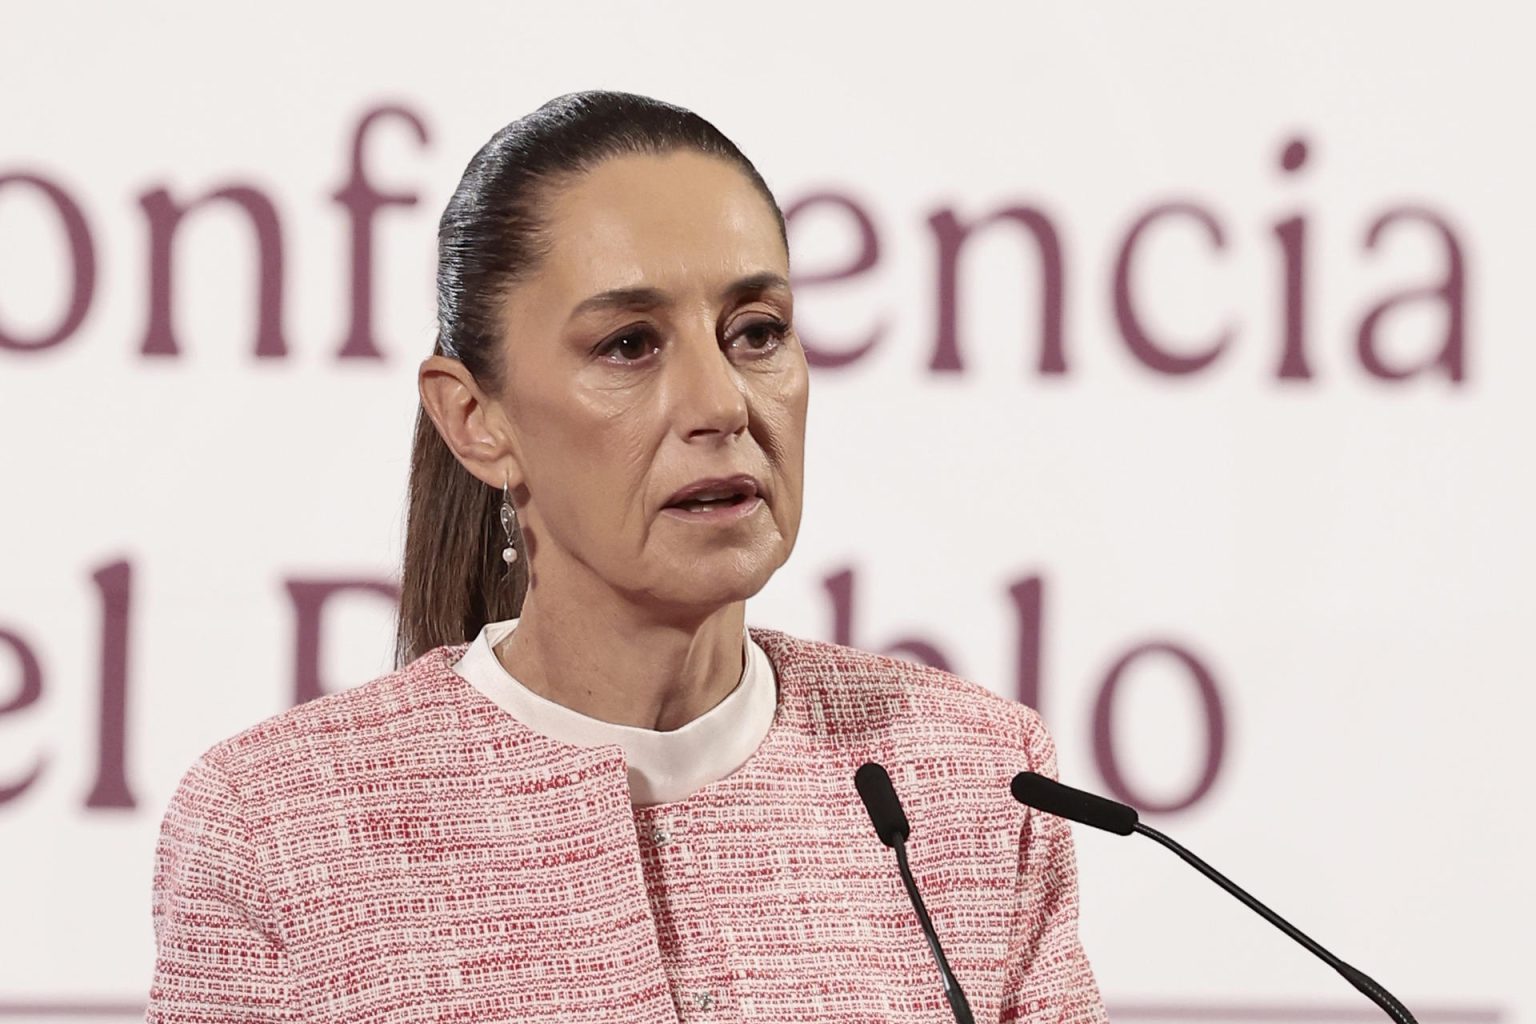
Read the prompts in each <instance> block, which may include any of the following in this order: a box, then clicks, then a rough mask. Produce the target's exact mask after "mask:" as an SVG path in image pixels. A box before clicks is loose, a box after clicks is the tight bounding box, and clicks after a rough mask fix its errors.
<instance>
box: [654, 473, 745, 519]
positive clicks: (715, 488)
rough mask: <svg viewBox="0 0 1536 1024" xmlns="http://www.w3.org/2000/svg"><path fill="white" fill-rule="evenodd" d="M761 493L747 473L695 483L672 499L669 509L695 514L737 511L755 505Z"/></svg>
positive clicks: (669, 502) (668, 502) (669, 500)
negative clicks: (750, 504)
mask: <svg viewBox="0 0 1536 1024" xmlns="http://www.w3.org/2000/svg"><path fill="white" fill-rule="evenodd" d="M761 490H762V489H761V487H760V486H759V485H758V482H757V480H756V479H755V478H753V477H750V476H747V475H746V474H744V473H742V474H738V475H736V476H728V477H713V478H710V479H707V480H695V481H694V482H693V483H691V484H689V485H688V486H687V487H684V488H683V489H682V490H680V491H678V492H677V493H676V494H674V495H672V497H670V498H668V499H667V504H666V506H665V507H666V508H673V509H680V510H682V511H684V512H693V513H704V512H710V511H713V510H715V509H727V508H733V507H736V506H740V505H745V504H747V503H749V502H752V501H754V500H755V499H756V498H757V497H758V495H759V493H760V492H761Z"/></svg>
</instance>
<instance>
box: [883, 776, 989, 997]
mask: <svg viewBox="0 0 1536 1024" xmlns="http://www.w3.org/2000/svg"><path fill="white" fill-rule="evenodd" d="M853 785H854V788H856V789H857V790H858V791H859V799H861V800H863V801H864V809H865V810H866V811H868V812H869V820H870V821H871V822H872V823H874V826H875V835H877V836H879V837H880V841H881V842H882V843H884V844H885V845H886V846H889V847H891V848H892V849H894V850H895V851H896V866H897V867H899V868H900V869H901V883H902V885H904V886H906V888H907V898H908V899H910V900H911V901H912V909H913V910H915V911H917V923H918V924H920V925H922V928H923V937H924V938H926V939H927V940H928V948H929V949H931V950H933V959H934V961H935V962H936V963H937V964H938V965H939V977H940V978H941V979H942V980H943V982H944V996H945V998H946V999H948V1000H949V1009H950V1011H951V1012H952V1013H953V1014H954V1015H955V1021H956V1022H957V1024H976V1018H974V1017H972V1016H971V1004H970V1003H968V1002H966V1000H965V993H964V992H962V991H960V982H959V980H957V979H956V978H955V972H954V971H952V970H950V969H949V961H948V960H946V959H945V958H944V949H943V947H942V946H940V945H939V936H938V934H937V933H936V932H935V931H934V930H933V921H932V920H930V919H929V917H928V908H927V907H925V906H924V905H923V897H922V895H921V894H920V893H919V892H918V891H917V882H915V881H913V879H912V869H911V868H910V867H909V866H908V865H907V837H908V836H910V835H911V834H912V826H910V825H908V824H907V815H906V812H904V811H903V810H902V809H901V800H900V799H898V798H897V796H896V788H895V787H894V786H892V785H891V777H890V776H889V775H887V774H886V771H885V769H884V768H882V767H881V766H880V765H878V764H875V762H873V761H869V762H866V763H865V764H862V765H860V766H859V770H858V771H856V772H854V773H853Z"/></svg>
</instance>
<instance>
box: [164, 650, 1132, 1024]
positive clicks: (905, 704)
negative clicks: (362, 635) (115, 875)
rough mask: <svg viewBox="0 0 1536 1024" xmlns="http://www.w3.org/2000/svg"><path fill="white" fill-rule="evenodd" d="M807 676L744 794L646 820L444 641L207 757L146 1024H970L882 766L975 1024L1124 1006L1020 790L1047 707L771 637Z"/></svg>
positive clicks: (742, 773) (178, 835) (614, 753)
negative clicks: (523, 719) (888, 830)
mask: <svg viewBox="0 0 1536 1024" xmlns="http://www.w3.org/2000/svg"><path fill="white" fill-rule="evenodd" d="M753 637H754V638H755V639H756V640H757V642H758V643H759V644H761V645H762V647H763V648H764V650H765V651H766V652H767V653H768V656H769V659H770V660H771V661H772V663H773V666H774V670H775V673H776V675H777V678H778V683H779V705H778V711H777V714H776V717H775V719H774V724H773V726H772V728H771V729H770V731H769V733H768V736H767V738H766V739H765V740H764V741H763V744H762V746H761V747H760V748H759V750H758V751H757V752H756V753H755V754H754V755H753V756H752V758H751V759H750V760H749V761H748V762H747V763H746V764H745V765H743V766H742V767H741V768H740V769H738V770H737V771H736V772H735V773H733V774H732V775H730V776H729V777H727V778H725V779H723V780H721V781H719V782H716V783H713V784H711V785H709V786H707V787H705V788H704V789H703V790H701V791H700V792H698V793H696V794H694V795H693V796H691V797H689V798H688V799H686V800H683V801H680V802H677V803H672V804H662V805H659V806H656V807H647V808H640V809H635V808H633V807H632V806H631V804H630V797H629V790H628V783H627V777H626V769H625V764H624V759H623V756H622V754H621V752H620V751H619V748H617V747H597V748H578V747H571V746H565V745H562V744H560V743H556V742H554V741H552V740H549V739H547V738H545V737H543V736H541V735H539V734H537V733H534V732H533V731H531V730H530V729H528V728H527V727H526V726H524V725H523V724H521V723H520V722H518V721H517V720H516V719H514V718H512V717H511V716H510V715H508V714H507V713H506V712H504V711H503V710H501V709H500V708H499V707H497V706H496V705H495V704H494V703H492V702H491V701H490V700H488V699H487V698H485V697H484V696H482V695H481V694H480V693H479V692H478V691H476V690H475V689H473V688H472V687H471V686H470V685H469V684H468V683H466V682H465V681H464V680H462V679H460V678H459V677H458V676H457V675H455V674H454V672H453V671H452V665H453V663H454V662H455V661H456V660H457V659H458V657H459V655H460V654H461V653H462V651H463V648H461V647H443V648H438V649H436V650H434V651H431V652H430V653H428V654H426V655H424V656H423V657H421V658H420V659H419V660H417V661H415V662H413V663H412V664H411V665H409V666H407V667H405V668H403V669H401V670H399V671H397V672H395V673H393V674H391V675H388V676H384V677H382V678H380V679H376V680H374V681H372V682H370V683H366V684H364V685H361V686H359V687H356V688H354V689H352V690H348V691H346V692H343V693H339V694H335V695H332V696H329V697H324V698H321V699H320V700H316V701H312V702H310V703H307V704H304V705H301V706H299V707H297V708H294V709H292V710H290V711H288V712H285V713H283V714H280V715H277V716H276V717H274V718H271V719H268V720H267V721H265V722H263V723H261V724H260V725H257V726H255V727H254V728H252V729H250V730H248V731H246V732H244V733H241V734H240V735H238V736H235V737H233V738H231V739H228V740H225V741H224V742H222V743H219V744H218V745H216V746H214V747H213V748H212V749H210V750H209V751H208V752H207V753H206V754H205V755H204V756H203V757H202V758H200V759H199V760H198V761H197V763H196V764H195V765H193V767H192V768H191V769H190V770H189V771H188V773H187V774H186V776H185V778H184V779H183V780H182V782H181V784H180V787H179V788H178V789H177V791H176V794H175V796H174V798H173V799H172V801H171V804H170V807H169V809H168V810H167V812H166V814H165V819H164V823H163V825H162V827H161V832H160V840H159V843H158V846H157V851H156V859H155V873H154V890H153V916H154V926H155V939H156V943H157V949H158V957H157V960H156V964H155V973H154V979H153V982H152V985H151V989H150V997H149V1007H148V1013H147V1018H146V1019H147V1020H148V1021H151V1022H163V1024H181V1022H192V1021H198V1022H207V1021H217V1022H254V1021H265V1022H278V1021H307V1022H324V1024H365V1022H366V1024H374V1022H391V1024H395V1022H401V1024H403V1022H415V1021H439V1022H450V1021H456V1022H465V1024H468V1022H474V1024H486V1022H492V1021H529V1020H533V1021H543V1020H548V1021H615V1022H618V1021H623V1022H626V1024H628V1022H660V1021H666V1022H670V1024H676V1022H680V1021H683V1022H714V1021H720V1022H734V1021H749V1020H750V1021H770V1022H778V1021H783V1022H789V1021H818V1022H825V1024H854V1022H860V1024H863V1022H876V1021H880V1022H893V1024H896V1022H900V1024H905V1022H917V1021H927V1022H931V1024H942V1022H944V1021H947V1020H950V1019H951V1018H950V1016H949V1009H948V1006H947V1004H946V1003H945V1001H944V997H943V994H942V992H941V990H940V985H939V979H938V974H937V971H936V969H935V967H934V965H933V961H932V959H931V955H930V953H929V951H928V948H927V946H926V945H925V944H924V940H923V936H922V933H921V932H920V931H919V929H918V926H917V922H916V920H915V919H914V916H913V913H912V909H911V906H910V904H909V903H908V902H907V897H906V895H905V893H904V892H903V890H902V885H901V881H900V878H899V876H898V874H897V871H896V864H895V858H894V856H893V854H892V851H890V850H888V849H887V848H886V847H884V846H883V845H881V843H880V841H879V840H878V839H877V838H876V837H875V834H874V831H873V829H872V828H871V826H870V822H869V818H868V816H867V815H866V813H865V811H864V808H863V805H862V804H861V803H860V802H859V798H858V795H857V793H856V792H855V790H854V787H853V773H854V770H855V769H856V768H857V767H858V766H859V765H860V764H862V763H863V762H864V761H867V760H876V761H879V762H881V763H883V764H884V765H885V766H886V767H887V768H888V769H889V770H890V773H891V776H892V778H893V779H894V781H895V783H896V788H897V791H898V793H899V794H900V796H901V798H902V801H903V802H904V804H905V806H906V811H907V816H908V818H909V819H910V820H911V822H912V838H911V840H910V843H909V850H910V854H911V860H912V867H913V871H914V872H915V874H916V876H917V880H918V885H919V886H920V887H921V889H922V892H923V894H924V896H925V898H926V900H927V903H928V907H929V910H930V912H931V914H932V916H933V920H934V924H935V927H936V928H937V930H938V932H939V935H940V938H941V940H942V941H943V943H944V946H945V950H946V952H947V953H948V956H949V960H950V963H951V964H952V965H953V967H954V970H955V973H956V975H957V976H958V977H959V979H960V983H961V985H962V987H963V988H964V989H965V991H966V994H967V996H968V997H969V999H970V1002H971V1005H972V1007H973V1009H974V1010H975V1015H976V1019H977V1020H978V1021H999V1020H1000V1021H1052V1022H1065V1021H1072V1022H1079V1021H1092V1022H1101V1021H1104V1020H1106V1017H1105V1014H1104V1009H1103V1005H1102V1003H1101V1001H1100V998H1099V994H1098V991H1097V989H1096V987H1095V984H1094V979H1093V976H1092V973H1091V972H1090V970H1089V966H1088V961H1087V959H1086V958H1085V956H1084V955H1083V950H1082V947H1081V945H1080V944H1079V941H1078V937H1077V889H1076V873H1075V868H1074V863H1073V854H1072V842H1071V837H1070V834H1069V832H1068V829H1067V826H1066V825H1065V824H1064V823H1063V822H1061V821H1060V820H1059V819H1056V818H1052V817H1050V816H1047V815H1043V814H1036V813H1034V812H1026V811H1025V810H1024V808H1022V807H1020V806H1019V805H1018V804H1017V803H1015V802H1014V801H1013V799H1012V798H1011V797H1010V795H1009V792H1008V782H1009V779H1010V778H1011V777H1012V776H1013V774H1014V773H1015V772H1017V771H1019V770H1020V769H1023V768H1032V769H1034V770H1036V771H1040V772H1044V773H1050V774H1054V772H1055V753H1054V749H1053V747H1052V745H1051V740H1050V738H1049V736H1048V735H1047V734H1046V732H1045V729H1044V728H1043V727H1042V726H1041V724H1040V721H1039V719H1038V718H1037V717H1036V716H1035V714H1034V712H1032V711H1030V710H1029V709H1027V708H1025V707H1023V706H1021V705H1019V704H1015V703H1012V702H1009V701H1006V700H1003V699H1002V698H999V697H996V696H994V695H992V694H990V693H988V692H987V691H985V690H984V689H982V688H980V687H978V686H975V685H973V684H970V683H967V682H964V681H962V680H960V679H957V678H955V677H953V676H951V675H948V674H946V673H943V672H939V671H936V670H933V669H928V668H924V667H921V666H914V665H911V664H908V663H905V662H899V661H895V660H891V659H888V658H882V657H878V656H875V655H872V654H867V653H863V652H860V651H855V650H850V649H848V648H844V647H836V646H832V645H829V644H823V643H817V642H811V641H806V640H797V639H793V638H791V637H788V636H785V635H783V634H780V633H775V632H770V631H757V630H754V631H753Z"/></svg>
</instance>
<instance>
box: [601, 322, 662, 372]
mask: <svg viewBox="0 0 1536 1024" xmlns="http://www.w3.org/2000/svg"><path fill="white" fill-rule="evenodd" d="M660 347H661V339H660V338H659V337H658V336H657V334H656V332H655V331H654V330H653V329H652V328H650V327H629V328H626V329H625V330H624V331H623V332H622V333H620V334H615V335H614V336H613V337H611V338H609V339H608V340H607V341H604V342H602V343H601V344H599V345H598V346H597V351H596V354H597V355H598V357H599V358H602V359H606V360H607V361H608V362H610V363H638V362H640V361H641V360H643V359H645V358H646V357H647V356H649V355H651V354H652V353H653V352H655V351H656V350H657V349H658V348H660Z"/></svg>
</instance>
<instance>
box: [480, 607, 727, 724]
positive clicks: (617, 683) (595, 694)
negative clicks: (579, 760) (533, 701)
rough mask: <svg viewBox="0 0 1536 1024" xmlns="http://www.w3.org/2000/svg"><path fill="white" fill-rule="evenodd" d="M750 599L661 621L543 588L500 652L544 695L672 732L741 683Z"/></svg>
mask: <svg viewBox="0 0 1536 1024" xmlns="http://www.w3.org/2000/svg"><path fill="white" fill-rule="evenodd" d="M745 614H746V603H745V602H744V601H735V602H732V603H731V604H727V605H725V606H724V607H722V608H719V609H717V610H715V611H713V612H709V613H706V614H700V615H696V616H686V617H679V618H677V619H668V620H665V621H661V620H658V619H656V618H655V617H654V616H648V615H646V614H645V613H644V611H643V610H641V609H639V608H636V607H633V606H630V605H628V604H625V603H622V602H616V603H615V604H614V605H612V606H610V607H607V608H605V609H602V610H601V611H599V610H598V609H595V608H594V607H593V605H592V602H590V601H561V600H560V597H559V595H557V594H552V593H550V592H549V590H548V589H546V588H542V587H541V588H540V593H539V594H538V597H537V598H535V595H534V593H533V592H532V591H530V592H529V594H528V598H527V600H525V602H524V604H523V610H522V614H521V616H520V618H519V620H518V626H517V629H515V630H514V631H513V632H512V635H511V636H510V637H508V638H507V639H506V641H504V642H503V643H502V644H500V645H499V646H498V648H497V650H496V656H497V658H499V659H500V661H501V663H502V665H503V666H504V667H505V668H506V670H507V671H508V672H509V673H511V674H512V676H514V677H515V678H516V679H517V680H518V681H519V682H521V683H522V684H523V685H524V686H526V687H528V688H529V689H530V690H532V691H533V692H535V693H537V694H538V695H539V696H541V697H544V698H545V699H547V700H552V701H554V702H555V703H557V704H561V705H564V706H565V707H568V708H570V709H571V710H572V711H576V712H579V713H580V714H583V715H586V716H588V717H589V718H596V719H598V720H600V721H604V722H612V723H614V724H615V725H631V726H636V727H639V728H642V729H656V730H661V731H670V730H673V729H678V728H681V727H682V726H684V725H687V724H688V723H689V722H691V721H693V720H694V719H695V718H698V717H699V716H700V715H702V714H704V712H706V711H708V710H709V709H710V708H712V707H714V706H715V705H716V704H719V703H720V702H721V701H722V700H724V699H725V698H726V696H727V695H729V694H730V692H731V691H732V690H733V689H735V688H736V684H737V683H739V682H740V681H741V673H742V669H743V660H742V659H743V656H744V650H743V646H742V631H743V628H744V621H745V618H744V617H745Z"/></svg>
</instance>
